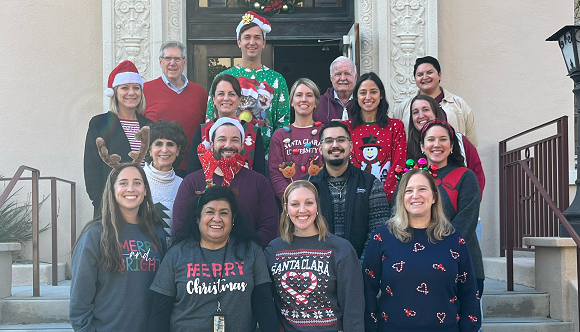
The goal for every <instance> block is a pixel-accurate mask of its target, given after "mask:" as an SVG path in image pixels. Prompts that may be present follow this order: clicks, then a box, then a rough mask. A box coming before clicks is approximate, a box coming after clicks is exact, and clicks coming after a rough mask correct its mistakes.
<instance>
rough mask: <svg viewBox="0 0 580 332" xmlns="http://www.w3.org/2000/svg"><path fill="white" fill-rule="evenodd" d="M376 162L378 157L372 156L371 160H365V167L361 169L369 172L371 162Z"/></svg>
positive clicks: (371, 166) (371, 168)
mask: <svg viewBox="0 0 580 332" xmlns="http://www.w3.org/2000/svg"><path fill="white" fill-rule="evenodd" d="M378 162H379V159H378V158H377V157H374V158H373V159H372V160H368V161H367V162H365V169H363V171H365V172H367V173H370V172H371V171H372V170H373V164H375V163H378Z"/></svg>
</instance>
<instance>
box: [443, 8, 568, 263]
mask: <svg viewBox="0 0 580 332" xmlns="http://www.w3.org/2000/svg"><path fill="white" fill-rule="evenodd" d="M438 20H439V60H440V62H441V67H442V74H443V76H442V83H441V84H442V85H443V86H444V87H445V88H447V89H448V90H450V91H452V92H453V93H455V94H457V95H459V96H461V97H462V98H464V99H465V100H466V101H467V103H468V104H469V105H470V106H471V107H472V109H473V110H474V112H475V115H476V119H477V131H478V140H479V147H478V150H479V154H480V156H481V160H482V162H483V167H484V170H485V175H486V178H487V184H486V188H485V192H484V197H483V202H482V205H481V213H480V215H481V219H482V221H483V240H482V244H481V247H482V250H483V253H484V255H486V256H496V255H498V254H499V238H498V237H499V199H498V194H499V189H498V188H499V184H498V178H499V170H498V167H499V166H498V157H497V155H498V142H499V141H500V140H503V139H505V138H507V137H509V136H511V135H513V134H516V133H519V132H521V131H524V130H526V129H529V128H532V127H534V126H537V125H540V124H542V123H544V122H547V121H549V120H553V119H555V118H558V117H560V116H562V115H568V116H569V133H570V135H569V136H570V151H571V153H572V152H573V148H574V147H573V138H574V136H573V124H572V121H573V119H574V117H573V94H572V88H573V83H572V80H571V79H570V78H568V77H567V76H566V74H567V72H566V68H565V66H564V61H563V59H562V55H561V52H560V50H559V48H558V46H557V44H556V43H555V42H546V41H544V40H545V39H546V38H547V37H549V36H550V35H552V33H554V32H556V31H557V30H558V29H560V28H561V27H562V26H564V25H566V24H573V22H574V12H573V1H572V0H568V1H561V0H549V1H525V0H517V1H503V2H496V1H463V0H445V1H439V3H438ZM572 156H573V155H572ZM571 162H573V158H571Z"/></svg>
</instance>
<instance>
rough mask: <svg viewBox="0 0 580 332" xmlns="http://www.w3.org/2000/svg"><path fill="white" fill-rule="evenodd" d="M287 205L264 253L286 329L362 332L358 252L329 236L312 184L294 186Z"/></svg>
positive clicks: (286, 194)
mask: <svg viewBox="0 0 580 332" xmlns="http://www.w3.org/2000/svg"><path fill="white" fill-rule="evenodd" d="M283 203H284V211H283V212H282V215H281V216H280V237H279V238H277V239H274V240H273V241H272V242H270V245H269V246H268V247H267V248H266V251H265V254H266V261H267V263H268V267H269V268H270V272H271V277H272V281H273V282H274V286H275V287H276V290H277V291H276V292H274V300H275V302H276V309H277V310H278V314H279V317H281V322H282V325H284V328H285V330H286V331H313V330H314V329H316V331H320V332H327V331H328V332H331V331H332V332H335V331H344V332H355V331H363V330H364V327H363V325H364V324H363V310H364V304H363V297H362V296H361V294H362V273H361V270H360V265H359V261H358V256H357V253H356V251H355V250H354V248H353V247H352V245H351V244H350V242H348V241H347V240H345V239H343V238H340V237H338V236H336V235H333V234H330V233H329V232H328V226H327V224H326V220H325V219H324V217H323V216H322V212H321V210H320V201H319V199H318V191H317V190H316V187H315V186H314V185H313V184H312V183H311V182H308V181H305V180H298V181H294V182H292V183H291V184H290V185H289V186H288V188H286V190H285V192H284V196H283ZM305 282H306V285H307V286H308V287H307V289H306V290H304V286H303V285H304V283H305ZM313 307H314V308H318V309H317V310H312V309H311V308H313ZM310 315H313V316H312V318H315V319H311V316H310Z"/></svg>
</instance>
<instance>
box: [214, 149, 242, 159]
mask: <svg viewBox="0 0 580 332" xmlns="http://www.w3.org/2000/svg"><path fill="white" fill-rule="evenodd" d="M226 151H228V152H233V153H239V151H238V149H236V148H221V149H219V150H217V151H214V152H213V157H214V159H215V160H220V159H222V158H223V157H224V156H223V153H224V152H226ZM232 157H233V156H232ZM228 158H230V157H228Z"/></svg>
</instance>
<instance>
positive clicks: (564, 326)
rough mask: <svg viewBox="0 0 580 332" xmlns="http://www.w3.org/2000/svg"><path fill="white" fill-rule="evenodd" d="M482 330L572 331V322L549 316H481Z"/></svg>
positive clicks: (500, 331)
mask: <svg viewBox="0 0 580 332" xmlns="http://www.w3.org/2000/svg"><path fill="white" fill-rule="evenodd" d="M481 330H482V331H483V332H574V324H573V323H572V322H561V321H559V320H555V319H551V318H539V317H536V318H485V317H484V318H483V326H482V328H481Z"/></svg>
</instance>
